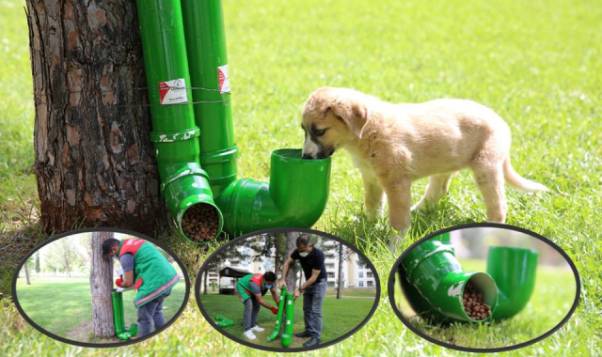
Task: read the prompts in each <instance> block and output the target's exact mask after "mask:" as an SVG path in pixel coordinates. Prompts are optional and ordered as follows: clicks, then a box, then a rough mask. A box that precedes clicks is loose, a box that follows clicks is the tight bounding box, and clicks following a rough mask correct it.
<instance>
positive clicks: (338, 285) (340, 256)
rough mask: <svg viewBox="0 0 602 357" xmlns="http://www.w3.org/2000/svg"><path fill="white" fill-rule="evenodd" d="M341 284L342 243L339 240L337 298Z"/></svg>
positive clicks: (339, 296) (339, 295) (338, 297)
mask: <svg viewBox="0 0 602 357" xmlns="http://www.w3.org/2000/svg"><path fill="white" fill-rule="evenodd" d="M341 285H343V243H340V242H339V273H338V276H337V299H340V298H341V288H342V286H341Z"/></svg>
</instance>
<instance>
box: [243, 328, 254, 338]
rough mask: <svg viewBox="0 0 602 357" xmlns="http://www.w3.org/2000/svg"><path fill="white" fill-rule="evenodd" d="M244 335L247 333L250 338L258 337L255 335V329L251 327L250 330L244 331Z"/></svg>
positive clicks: (246, 335)
mask: <svg viewBox="0 0 602 357" xmlns="http://www.w3.org/2000/svg"><path fill="white" fill-rule="evenodd" d="M243 335H245V337H246V338H247V339H249V340H254V339H256V338H257V337H256V336H255V334H254V333H253V329H249V330H247V331H245V332H243Z"/></svg>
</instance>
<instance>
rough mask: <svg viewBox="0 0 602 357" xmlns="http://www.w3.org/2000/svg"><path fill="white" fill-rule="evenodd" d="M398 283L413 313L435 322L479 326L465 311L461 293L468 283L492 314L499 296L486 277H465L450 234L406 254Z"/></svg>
mask: <svg viewBox="0 0 602 357" xmlns="http://www.w3.org/2000/svg"><path fill="white" fill-rule="evenodd" d="M399 275H400V279H399V280H400V282H401V286H402V289H403V291H404V293H405V295H406V297H407V298H408V302H409V303H410V305H411V306H412V308H413V309H414V311H415V312H416V313H417V314H418V315H420V316H422V317H425V318H427V319H430V320H432V321H435V322H448V321H451V320H456V321H467V322H479V321H488V320H491V314H490V315H489V316H488V318H486V319H483V320H476V319H473V318H472V317H470V316H469V314H468V312H467V311H466V310H465V307H464V303H463V298H464V290H465V288H466V286H467V284H468V283H469V282H470V283H471V284H472V285H473V286H474V287H475V288H476V289H477V290H478V291H480V292H481V293H482V294H483V297H484V301H485V303H486V304H487V305H488V306H489V307H490V309H491V311H492V313H493V312H494V311H495V309H496V304H497V299H498V293H497V287H496V284H495V281H494V280H493V279H492V278H491V276H489V275H488V274H486V273H466V272H464V271H463V270H462V267H461V266H460V263H459V262H458V261H457V259H456V257H455V254H454V249H453V247H452V246H451V245H450V244H449V233H444V234H443V235H442V236H439V237H437V238H432V239H429V240H426V241H424V242H422V243H421V244H419V245H418V246H416V247H414V248H413V249H412V250H410V251H409V252H408V254H407V255H406V256H405V257H404V259H403V260H402V261H401V264H400V274H399Z"/></svg>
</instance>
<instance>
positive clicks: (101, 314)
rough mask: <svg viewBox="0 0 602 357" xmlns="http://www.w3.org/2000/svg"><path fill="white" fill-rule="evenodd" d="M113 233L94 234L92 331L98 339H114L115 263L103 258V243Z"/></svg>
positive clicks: (91, 286)
mask: <svg viewBox="0 0 602 357" xmlns="http://www.w3.org/2000/svg"><path fill="white" fill-rule="evenodd" d="M112 237H113V233H111V232H93V233H92V260H91V263H92V265H91V269H90V292H91V296H92V331H93V333H94V336H96V337H112V336H113V335H114V332H115V329H114V326H113V308H112V302H111V291H112V289H113V261H112V259H105V258H104V257H103V256H102V242H104V241H105V240H107V239H109V238H112Z"/></svg>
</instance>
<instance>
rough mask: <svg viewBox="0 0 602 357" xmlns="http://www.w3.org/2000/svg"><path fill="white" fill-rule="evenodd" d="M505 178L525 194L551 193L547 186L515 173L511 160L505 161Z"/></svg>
mask: <svg viewBox="0 0 602 357" xmlns="http://www.w3.org/2000/svg"><path fill="white" fill-rule="evenodd" d="M504 178H505V179H506V182H508V183H509V184H511V185H512V186H514V187H516V188H517V189H519V190H521V191H524V192H537V191H550V189H549V188H547V187H546V186H544V185H542V184H540V183H538V182H535V181H531V180H527V179H526V178H524V177H522V176H521V175H519V174H518V172H516V171H514V168H513V167H512V164H510V158H507V159H506V161H504Z"/></svg>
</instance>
